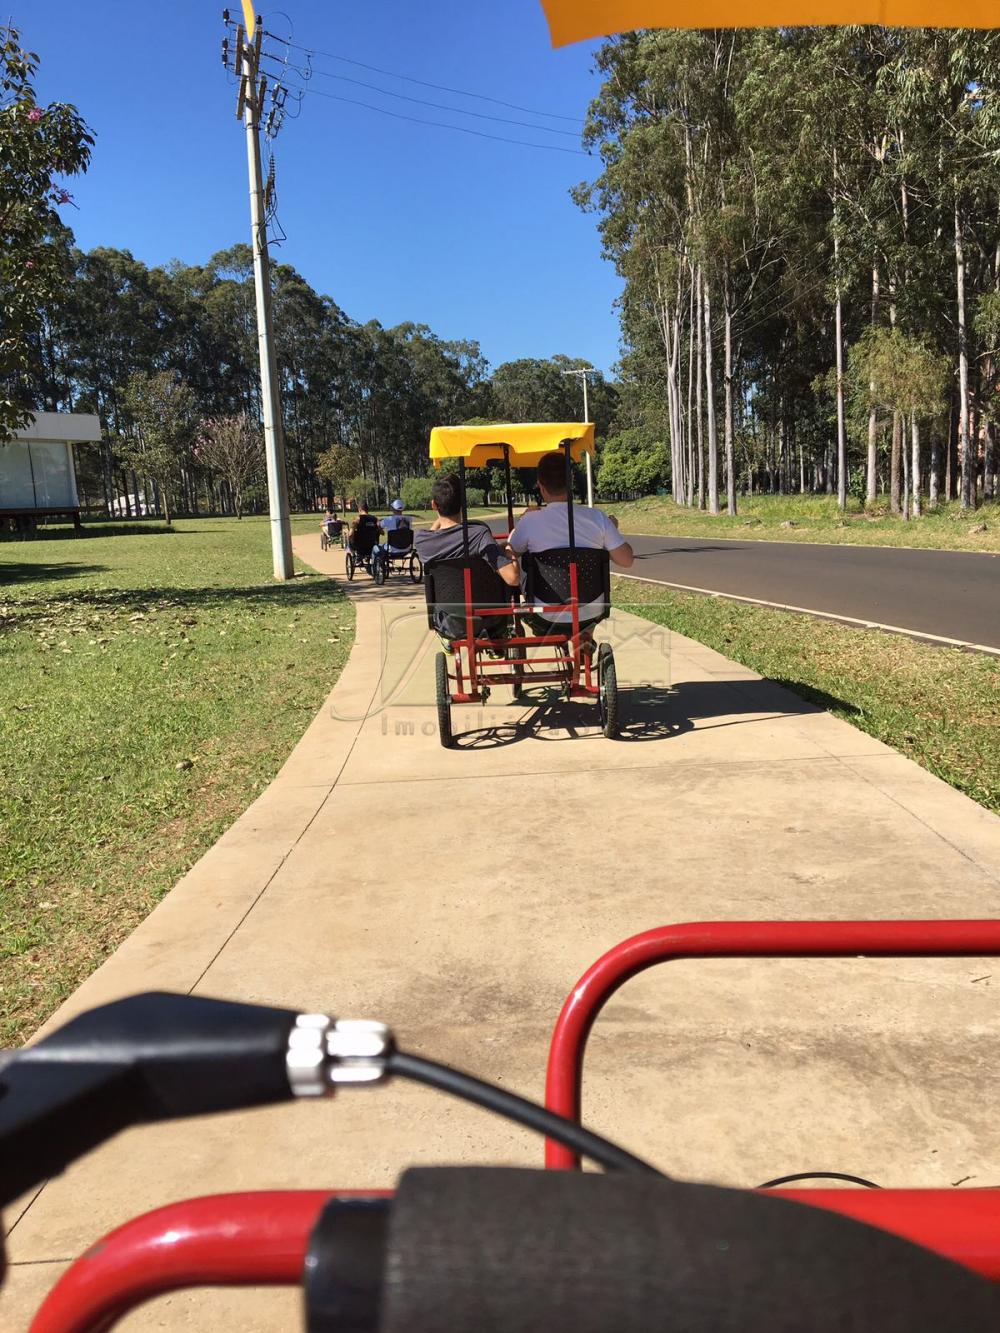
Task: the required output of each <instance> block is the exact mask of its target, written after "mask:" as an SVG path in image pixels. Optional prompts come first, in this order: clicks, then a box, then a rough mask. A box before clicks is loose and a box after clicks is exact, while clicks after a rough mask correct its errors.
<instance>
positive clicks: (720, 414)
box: [0, 27, 1000, 517]
mask: <svg viewBox="0 0 1000 1333" xmlns="http://www.w3.org/2000/svg"><path fill="white" fill-rule="evenodd" d="M4 54H5V63H6V70H7V73H6V75H5V82H4V88H5V89H6V96H5V100H4V103H3V104H4V108H5V116H4V118H3V121H2V125H0V128H2V130H3V135H4V136H5V139H4V141H5V142H6V143H7V150H6V156H7V158H8V159H9V160H10V162H11V163H12V164H14V165H15V167H16V169H14V170H11V171H9V172H7V173H6V174H5V175H4V177H3V182H2V183H3V192H2V196H0V216H2V217H4V218H6V223H5V226H6V234H5V235H4V237H3V238H2V243H0V289H2V290H0V296H2V301H3V308H4V310H5V312H6V313H5V319H6V323H7V326H8V332H7V335H6V338H0V418H2V419H0V427H3V426H5V425H6V426H7V427H8V428H9V424H10V423H11V422H13V421H15V420H16V418H17V414H18V413H19V412H23V411H24V410H26V409H30V408H44V409H49V410H76V411H94V412H98V413H99V414H100V416H101V420H102V423H103V429H104V438H103V442H102V444H101V447H100V449H80V450H79V451H78V453H79V465H80V482H81V487H82V490H83V499H84V503H85V505H86V506H87V507H89V508H91V509H104V510H105V511H106V512H109V513H115V514H121V515H131V514H132V512H133V510H134V511H135V512H147V511H150V510H152V511H154V512H158V513H165V514H166V515H167V516H169V514H170V513H171V512H178V513H198V512H205V511H212V512H235V513H237V514H238V513H240V512H242V511H243V509H244V508H255V507H259V506H260V504H261V503H262V501H263V498H264V497H263V482H262V459H261V440H260V429H259V422H260V404H259V383H258V370H257V343H256V326H255V310H254V293H253V275H252V263H251V252H250V248H249V246H247V245H245V244H235V245H232V246H231V247H230V248H228V249H223V250H220V251H219V252H218V253H217V254H214V255H212V256H211V257H210V258H208V259H207V261H205V262H204V263H201V264H191V263H184V262H181V261H179V260H177V261H174V262H172V263H170V264H168V265H165V266H162V267H155V266H154V267H150V266H147V265H146V264H144V263H143V262H142V261H141V260H139V259H137V258H135V257H134V256H133V255H132V254H131V253H130V252H129V251H127V250H115V249H109V248H101V247H99V248H96V249H92V250H90V251H89V252H84V251H81V250H80V249H78V248H77V247H76V246H75V244H74V241H73V236H72V233H71V232H70V231H69V230H68V229H67V228H66V227H65V226H64V224H63V223H62V222H61V221H60V217H59V215H58V213H57V208H58V207H59V206H60V205H61V204H62V203H64V202H66V201H67V200H70V199H71V196H70V195H69V193H68V192H67V191H66V190H65V189H64V188H63V187H61V186H57V185H55V184H45V188H44V189H43V188H40V186H39V182H40V181H42V182H51V181H52V179H53V177H52V173H53V172H55V173H57V174H62V175H63V176H64V177H65V176H66V175H72V174H75V173H77V172H79V171H83V170H86V167H87V163H88V161H89V158H90V154H91V151H92V146H93V137H92V135H91V134H90V133H89V131H88V128H87V126H86V125H85V124H84V122H83V120H82V119H81V118H80V116H79V113H77V112H76V110H75V108H71V107H66V106H62V105H60V104H54V105H52V106H50V107H48V108H41V107H39V106H37V105H36V103H35V102H34V94H33V89H32V82H31V80H32V76H33V73H34V62H35V60H36V58H35V57H29V56H25V55H24V54H23V53H21V52H20V50H19V48H18V47H17V45H16V34H12V35H11V34H8V39H7V42H6V45H5V46H4ZM998 57H1000V36H998V35H997V34H996V33H993V32H970V31H961V30H959V31H938V30H931V29H909V30H900V29H889V28H876V27H848V28H798V29H787V30H779V31H750V30H730V29H717V30H708V31H668V30H660V31H655V32H638V33H630V34H626V35H623V36H620V37H616V38H614V39H612V40H609V41H607V42H606V43H604V45H603V46H602V47H601V48H600V49H599V50H598V51H597V52H596V54H595V66H596V73H597V75H598V77H599V90H598V93H597V96H596V97H595V99H594V101H593V102H592V104H591V106H590V108H589V112H588V115H587V120H586V124H585V128H584V137H583V142H584V146H585V147H587V148H588V149H589V150H590V151H591V152H592V153H593V154H594V157H595V162H596V164H597V172H596V175H595V177H594V179H592V180H590V181H588V182H584V183H582V184H581V185H580V186H578V187H577V188H576V190H575V191H574V192H573V195H574V199H575V201H576V204H577V205H579V206H580V207H581V208H583V209H585V210H588V211H590V212H592V213H593V214H594V217H595V220H596V224H597V226H598V228H599V232H600V237H601V242H602V245H603V251H604V254H605V256H606V258H607V259H608V260H609V261H610V262H611V263H613V264H614V265H615V267H616V269H617V271H618V273H619V274H620V276H621V278H622V280H623V291H622V295H621V298H620V301H619V303H618V305H619V309H618V313H619V316H620V322H621V356H620V361H619V363H618V365H617V366H616V367H614V368H613V378H609V379H608V380H605V379H603V378H602V377H597V378H596V382H594V383H593V384H592V385H591V394H590V403H591V415H592V417H593V419H594V420H595V422H596V426H597V435H598V440H599V469H598V473H597V480H598V489H599V493H600V494H602V495H604V496H607V497H622V496H632V495H641V494H646V493H649V492H651V491H654V490H657V489H658V488H663V487H667V488H670V490H671V491H672V493H673V497H674V499H675V500H676V501H677V502H678V503H680V504H682V505H690V506H694V505H697V506H698V507H700V508H703V509H706V510H707V511H708V512H709V513H712V514H715V513H719V512H722V511H723V509H725V510H726V511H728V512H729V513H730V514H735V513H736V512H737V509H738V497H739V495H741V494H754V493H760V492H769V493H776V494H791V493H810V492H813V493H820V494H830V495H836V497H837V500H838V501H839V504H840V506H841V508H843V507H845V506H846V504H847V502H848V498H849V497H852V498H853V500H854V501H855V502H862V503H865V504H867V505H869V506H875V505H881V504H884V505H886V506H887V507H888V508H889V509H890V510H891V511H892V512H894V513H900V514H902V515H903V516H904V517H910V516H911V515H912V516H919V515H920V513H921V511H922V507H923V506H925V505H929V506H934V505H936V504H937V503H938V502H939V501H941V500H950V499H957V500H958V501H959V503H960V505H961V506H962V507H963V508H970V507H975V506H976V505H977V504H979V503H980V502H981V501H983V500H994V499H996V498H997V497H998V491H1000V482H998V465H1000V448H998V442H997V422H998V419H1000V411H998V388H1000V171H998V157H1000V116H998V101H997V93H998V88H997V76H996V74H995V71H996V69H997V67H998V66H997V60H998ZM0 146H2V145H0ZM272 282H273V305H274V312H275V325H276V345H277V358H278V364H279V372H280V378H281V393H282V407H283V416H284V422H285V434H286V447H287V467H288V479H289V489H290V494H291V500H292V504H293V506H294V507H296V508H314V507H315V506H316V505H317V504H319V503H320V502H321V501H322V500H323V499H324V498H329V497H331V496H333V495H348V494H350V495H353V496H355V497H359V496H361V495H362V494H368V495H371V496H375V497H379V498H381V499H384V498H386V496H387V495H388V493H389V492H390V491H392V492H394V493H395V492H398V491H400V490H401V489H402V486H403V483H404V481H406V480H407V479H410V480H413V479H415V478H416V479H419V478H423V477H425V475H426V471H427V461H426V445H427V437H428V434H429V431H430V428H431V427H432V426H433V425H435V424H452V423H457V422H463V421H470V420H476V419H490V420H513V421H525V420H532V419H536V420H560V419H576V418H578V417H579V416H580V415H581V400H580V385H579V380H578V377H574V376H569V375H567V374H565V373H564V372H565V371H567V370H571V369H573V368H578V367H581V366H584V365H585V364H586V363H585V362H584V361H582V360H580V359H579V358H573V357H570V356H565V355H558V356H553V357H550V358H547V359H541V358H523V359H519V360H514V361H508V362H506V363H504V364H502V365H499V366H497V367H495V368H492V367H491V366H490V365H489V364H488V363H487V360H486V358H485V357H484V355H483V353H482V350H481V347H480V345H479V343H478V342H477V341H476V340H475V338H474V337H469V338H463V339H458V340H456V339H451V340H449V339H445V338H442V337H440V336H439V335H438V334H436V333H435V332H434V331H433V330H432V329H431V328H429V327H428V326H427V325H426V324H423V323H418V322H406V323H402V324H399V325H396V326H394V327H391V328H386V327H383V325H382V324H380V323H379V322H378V321H376V320H372V319H368V320H367V321H363V320H362V321H359V320H358V319H357V318H355V317H353V316H352V315H350V314H348V313H347V312H345V311H344V310H342V309H341V308H340V307H339V306H338V304H337V302H336V300H335V299H334V298H332V297H330V296H327V295H323V294H320V293H319V292H317V291H315V290H314V289H313V287H312V286H311V285H310V284H309V282H308V281H307V280H306V278H305V277H303V275H301V274H300V273H298V272H297V271H296V270H295V268H294V267H292V266H291V265H290V264H287V263H283V262H281V260H280V255H279V256H278V262H275V263H274V264H273V267H272ZM414 313H415V314H417V313H419V312H414ZM472 332H474V331H472ZM0 438H2V433H0ZM474 484H477V485H482V486H484V487H485V488H486V489H488V486H489V477H488V476H486V477H481V478H477V479H475V481H474Z"/></svg>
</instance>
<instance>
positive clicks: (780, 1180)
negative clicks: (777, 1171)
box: [757, 1171, 882, 1190]
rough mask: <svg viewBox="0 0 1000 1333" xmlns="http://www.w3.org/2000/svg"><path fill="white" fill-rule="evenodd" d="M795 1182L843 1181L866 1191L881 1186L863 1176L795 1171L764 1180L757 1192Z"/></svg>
mask: <svg viewBox="0 0 1000 1333" xmlns="http://www.w3.org/2000/svg"><path fill="white" fill-rule="evenodd" d="M797 1180H843V1181H845V1182H846V1183H847V1184H848V1185H864V1187H865V1189H866V1190H880V1189H881V1188H882V1186H881V1185H876V1184H875V1182H874V1181H873V1180H865V1178H864V1176H850V1175H847V1174H846V1173H845V1172H843V1171H797V1172H796V1173H795V1174H794V1175H792V1176H777V1177H776V1178H775V1179H774V1180H766V1181H765V1182H764V1184H763V1185H758V1186H757V1188H758V1189H759V1190H772V1189H774V1188H775V1186H776V1185H792V1184H794V1183H795V1181H797Z"/></svg>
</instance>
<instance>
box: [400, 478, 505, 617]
mask: <svg viewBox="0 0 1000 1333" xmlns="http://www.w3.org/2000/svg"><path fill="white" fill-rule="evenodd" d="M431 507H432V508H433V510H434V512H435V513H436V514H437V518H436V519H435V520H434V522H433V523H432V524H431V526H430V527H429V528H421V529H419V530H418V531H417V533H416V535H415V542H416V547H417V554H418V555H419V556H420V559H421V560H422V561H423V563H424V564H425V565H426V564H427V563H428V562H429V561H431V560H461V559H462V556H463V555H464V554H465V550H464V544H463V541H462V482H461V480H460V478H459V477H457V476H456V475H455V474H454V473H452V472H446V473H444V475H443V476H441V477H439V478H438V479H437V481H435V483H434V487H433V489H432V491H431ZM469 555H470V556H471V557H479V558H480V559H483V560H485V561H486V563H487V564H488V565H489V566H490V568H491V569H495V570H496V572H497V573H498V574H499V575H500V577H501V579H503V581H504V583H506V584H507V586H508V587H510V588H518V587H520V579H521V574H520V570H519V569H518V562H517V557H516V556H512V555H509V554H508V553H507V552H506V551H503V550H501V549H500V546H499V545H498V544H497V540H496V538H495V537H494V536H493V533H492V532H491V531H490V529H489V527H488V526H487V525H486V524H485V523H480V522H477V523H470V524H469ZM434 625H435V628H436V629H437V631H438V633H439V634H442V635H443V636H444V637H445V638H446V639H457V638H460V637H461V636H462V634H464V632H465V629H464V626H463V624H462V623H461V622H460V621H458V620H456V618H455V617H454V616H453V615H449V614H448V613H447V611H446V610H445V609H444V608H443V607H435V609H434ZM505 628H506V626H505V622H502V621H499V620H497V619H496V618H494V619H493V621H492V622H491V623H487V624H484V630H485V632H486V634H487V635H488V636H489V637H490V638H494V637H500V634H499V633H494V632H493V631H500V632H502V631H503V630H504V629H505Z"/></svg>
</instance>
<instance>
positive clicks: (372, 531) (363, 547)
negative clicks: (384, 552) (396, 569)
mask: <svg viewBox="0 0 1000 1333" xmlns="http://www.w3.org/2000/svg"><path fill="white" fill-rule="evenodd" d="M377 542H378V525H377V524H375V523H373V524H371V525H370V526H369V525H368V524H367V523H366V524H365V526H364V527H361V528H359V529H358V531H357V532H356V533H355V536H354V540H353V541H352V542H351V545H352V547H353V548H354V554H355V555H356V556H357V557H358V558H359V559H360V560H367V559H368V557H369V556H370V555H371V553H372V551H373V550H374V549H375V546H376V544H377Z"/></svg>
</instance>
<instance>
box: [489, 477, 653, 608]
mask: <svg viewBox="0 0 1000 1333" xmlns="http://www.w3.org/2000/svg"><path fill="white" fill-rule="evenodd" d="M538 489H539V490H540V491H541V493H542V499H543V500H544V501H545V507H544V509H529V510H527V512H526V513H525V514H524V515H523V516H522V518H521V519H520V520H519V521H518V523H517V526H516V527H515V528H514V531H513V532H512V533H511V534H510V543H509V544H510V549H511V551H513V553H514V554H515V555H524V554H525V553H526V552H534V551H552V550H556V549H559V548H561V547H566V546H569V519H568V517H567V514H566V509H567V505H566V459H565V457H564V455H563V454H562V453H551V454H546V455H545V456H544V458H543V459H542V460H541V462H540V463H539V464H538ZM573 536H574V540H575V543H576V545H577V546H581V547H587V548H589V549H591V550H601V549H604V550H606V551H607V553H608V555H609V556H610V557H611V561H612V563H613V564H615V565H618V566H619V567H620V568H622V569H628V568H629V566H630V565H631V564H632V562H633V560H634V559H635V553H634V551H633V550H632V547H631V546H630V545H629V544H628V542H627V541H626V540H625V538H624V537H623V536H622V535H621V533H620V532H619V531H618V528H617V527H616V526H615V524H614V523H613V522H612V520H611V519H610V518H608V516H607V514H605V513H603V512H602V511H601V510H600V509H588V508H587V507H586V505H574V506H573ZM602 609H603V604H602V602H601V601H600V599H598V600H597V601H594V602H585V603H583V604H581V606H580V625H581V627H582V628H585V627H586V626H587V625H592V624H593V623H594V622H595V621H596V620H597V618H598V617H599V616H600V614H601V611H602ZM533 618H534V619H535V620H536V621H541V622H542V623H541V625H540V628H541V629H542V631H543V632H544V631H545V630H546V629H547V628H549V627H550V626H554V625H559V626H562V625H566V624H569V623H570V622H571V621H572V618H573V617H572V615H571V614H570V613H569V612H568V611H563V612H556V613H554V614H553V615H552V616H551V617H544V618H543V617H541V616H539V615H537V613H536V615H535V616H534V617H533Z"/></svg>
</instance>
